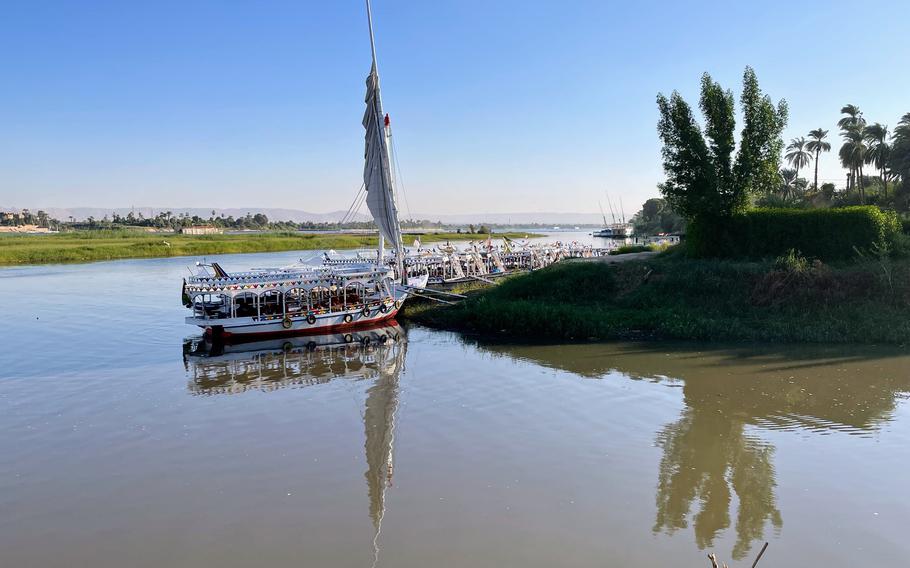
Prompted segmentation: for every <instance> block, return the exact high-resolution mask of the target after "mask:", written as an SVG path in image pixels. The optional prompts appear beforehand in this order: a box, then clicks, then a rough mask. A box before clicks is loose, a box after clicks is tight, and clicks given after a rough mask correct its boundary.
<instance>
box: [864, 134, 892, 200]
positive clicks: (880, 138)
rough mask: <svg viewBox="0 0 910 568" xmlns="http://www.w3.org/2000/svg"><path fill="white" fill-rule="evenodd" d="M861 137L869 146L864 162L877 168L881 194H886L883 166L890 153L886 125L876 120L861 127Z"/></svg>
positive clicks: (886, 162)
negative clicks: (869, 124)
mask: <svg viewBox="0 0 910 568" xmlns="http://www.w3.org/2000/svg"><path fill="white" fill-rule="evenodd" d="M863 138H864V139H865V140H866V142H867V144H868V146H869V148H868V150H867V151H866V159H865V162H866V163H867V164H872V165H873V166H875V167H876V168H878V178H879V180H880V181H881V183H882V192H883V195H888V186H887V185H885V166H886V165H887V164H888V155H889V154H890V153H891V145H890V144H888V127H887V126H883V125H881V124H879V123H878V122H876V123H875V124H873V125H871V126H867V127H865V128H864V129H863Z"/></svg>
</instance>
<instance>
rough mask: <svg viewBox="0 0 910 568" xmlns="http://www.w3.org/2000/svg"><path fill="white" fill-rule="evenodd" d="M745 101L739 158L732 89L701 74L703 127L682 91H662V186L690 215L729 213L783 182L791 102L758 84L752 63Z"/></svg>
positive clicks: (668, 197)
mask: <svg viewBox="0 0 910 568" xmlns="http://www.w3.org/2000/svg"><path fill="white" fill-rule="evenodd" d="M740 103H741V105H742V110H743V118H744V124H743V129H742V132H741V136H740V147H739V151H738V152H737V154H736V156H735V158H734V151H735V150H736V142H735V139H734V130H735V128H736V119H735V116H734V98H733V93H732V91H730V90H724V89H723V88H722V87H721V86H720V85H719V84H718V83H716V82H715V81H714V80H713V79H712V78H711V76H710V75H708V74H707V73H705V74H704V75H703V76H702V80H701V98H700V101H699V108H700V109H701V112H702V115H703V117H704V125H705V126H704V132H703V131H702V128H701V127H700V126H699V124H698V122H697V121H696V120H695V117H694V116H693V113H692V109H691V108H690V107H689V105H688V103H686V101H685V100H684V99H683V98H682V96H681V95H680V94H679V93H678V92H676V91H674V92H673V93H672V94H671V95H670V96H669V97H667V96H665V95H663V94H659V95H658V96H657V106H658V109H659V111H660V121H659V122H658V126H657V130H658V134H659V135H660V138H661V141H662V142H663V149H662V156H663V166H664V172H665V173H666V175H667V179H666V181H665V182H664V183H662V184H661V185H660V186H659V187H660V190H661V192H662V193H663V195H664V197H665V198H666V200H667V202H668V203H669V204H670V206H671V207H672V208H673V209H674V210H675V211H677V212H678V213H679V214H681V215H682V216H684V217H685V218H687V219H690V220H693V219H698V218H702V217H704V218H712V217H729V216H731V215H733V214H735V213H737V212H738V211H741V210H742V209H744V208H745V206H746V204H747V202H748V198H749V196H750V195H751V194H755V193H763V192H764V193H768V192H772V191H775V190H776V189H778V187H779V176H778V169H779V166H780V155H781V151H782V149H783V139H782V138H781V131H782V130H783V128H784V125H785V124H786V121H787V106H786V103H785V102H784V101H781V102H779V103H778V104H777V106H775V105H774V104H773V103H772V102H771V99H770V97H768V96H767V95H765V94H763V93H762V92H761V89H759V87H758V79H757V78H756V76H755V72H754V71H753V70H752V69H751V68H750V67H747V68H746V71H745V73H744V75H743V93H742V96H741V97H740Z"/></svg>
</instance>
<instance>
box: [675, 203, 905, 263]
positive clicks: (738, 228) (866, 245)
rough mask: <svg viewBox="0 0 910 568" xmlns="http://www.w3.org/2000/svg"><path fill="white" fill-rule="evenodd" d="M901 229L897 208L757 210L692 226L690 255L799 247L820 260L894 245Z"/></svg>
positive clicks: (766, 253) (764, 253) (770, 252)
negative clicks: (895, 210) (889, 209)
mask: <svg viewBox="0 0 910 568" xmlns="http://www.w3.org/2000/svg"><path fill="white" fill-rule="evenodd" d="M900 231H901V223H900V220H899V219H898V217H897V215H896V214H895V213H894V212H893V211H882V210H880V209H878V208H877V207H872V206H865V207H843V208H838V209H811V210H798V209H754V210H751V211H746V212H745V213H741V214H738V215H734V216H733V217H730V218H726V219H715V220H712V221H707V220H702V221H698V222H693V223H691V224H690V225H689V230H688V233H687V235H686V242H687V243H688V244H687V249H688V252H689V254H690V255H693V256H697V257H722V258H771V257H777V256H780V255H783V254H786V253H787V251H790V250H797V251H799V252H801V253H802V254H803V255H805V256H808V257H811V258H819V259H822V260H839V259H845V258H850V257H853V256H855V255H856V252H857V250H859V251H868V250H872V249H877V248H885V247H890V246H891V244H892V243H893V241H894V239H895V237H896V236H897V235H898V234H899V233H900Z"/></svg>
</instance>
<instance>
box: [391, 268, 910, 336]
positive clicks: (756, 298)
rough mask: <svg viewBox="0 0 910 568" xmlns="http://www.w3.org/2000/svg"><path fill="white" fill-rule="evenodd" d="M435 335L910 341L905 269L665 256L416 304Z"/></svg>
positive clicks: (548, 273)
mask: <svg viewBox="0 0 910 568" xmlns="http://www.w3.org/2000/svg"><path fill="white" fill-rule="evenodd" d="M403 316H404V317H405V318H409V319H412V320H415V321H417V322H418V323H422V324H425V325H428V326H431V327H439V328H445V329H454V330H459V331H466V332H472V333H478V334H482V335H504V336H508V337H511V338H520V339H541V340H565V339H575V340H600V339H630V338H645V339H646V338H672V339H696V340H718V341H730V340H733V341H776V342H857V343H892V344H905V343H907V342H908V341H910V261H907V260H887V259H886V260H883V261H876V260H866V261H863V262H861V263H854V264H848V265H842V266H839V267H830V266H826V265H821V264H818V263H815V264H813V265H811V267H808V268H806V267H802V268H801V269H800V270H791V269H790V268H789V267H787V266H783V267H782V266H781V265H779V264H777V265H776V264H775V263H774V262H737V261H723V260H691V259H686V258H684V257H681V256H679V255H670V254H668V255H666V256H661V257H655V258H651V259H647V260H640V261H630V262H626V263H620V264H607V263H597V262H564V263H560V264H557V265H554V266H551V267H549V268H547V269H544V270H540V271H537V272H534V273H532V274H529V275H525V276H517V277H514V278H511V279H509V280H507V281H505V282H503V283H502V284H500V285H499V286H496V287H492V288H489V289H486V290H482V291H478V292H473V293H471V294H470V295H469V297H468V299H467V300H465V301H464V302H462V303H461V304H459V305H457V306H452V307H448V306H437V305H429V304H421V303H415V304H413V305H407V306H406V308H405V312H404V314H403Z"/></svg>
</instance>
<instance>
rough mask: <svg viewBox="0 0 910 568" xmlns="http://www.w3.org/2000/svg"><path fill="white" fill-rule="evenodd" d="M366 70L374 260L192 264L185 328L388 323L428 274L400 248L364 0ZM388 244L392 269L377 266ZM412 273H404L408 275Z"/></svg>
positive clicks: (276, 330)
mask: <svg viewBox="0 0 910 568" xmlns="http://www.w3.org/2000/svg"><path fill="white" fill-rule="evenodd" d="M367 20H368V22H369V29H370V50H371V52H372V59H373V63H372V67H371V68H370V74H369V75H368V76H367V94H366V105H367V108H366V112H365V113H364V116H363V127H364V129H365V130H366V136H365V152H364V162H365V163H364V170H363V181H364V187H365V189H366V192H367V193H366V202H367V207H368V208H369V210H370V213H371V214H372V216H373V220H374V221H375V223H376V226H377V227H378V228H379V251H378V254H377V256H376V259H373V260H364V261H362V262H358V263H352V264H347V265H344V266H308V265H302V264H298V265H293V266H289V267H286V268H269V269H253V270H250V271H246V272H236V273H228V272H226V271H225V270H224V269H223V268H221V266H219V265H218V264H217V263H211V264H197V272H196V273H195V274H193V275H192V276H190V277H189V278H187V279H184V281H183V290H182V294H181V296H182V299H183V304H184V306H186V307H187V308H188V309H190V310H192V315H191V316H189V317H187V318H186V323H188V324H190V325H195V326H198V327H200V328H203V329H204V330H205V332H206V334H210V335H213V336H215V337H219V336H220V337H224V338H228V337H234V338H243V337H246V336H257V337H261V336H263V335H285V334H325V333H328V332H334V331H340V330H346V329H357V328H362V327H366V326H372V325H376V324H377V323H378V322H381V321H384V320H388V319H391V318H393V317H395V314H396V313H397V312H398V310H399V309H400V308H401V306H402V304H403V303H404V301H405V300H406V299H407V298H408V297H409V296H410V295H411V293H412V291H413V290H414V289H420V288H423V287H425V286H426V283H427V279H428V278H429V275H428V274H427V272H426V271H425V270H424V271H417V273H416V274H415V273H414V272H413V271H408V270H406V269H405V262H404V246H403V243H402V238H401V225H400V223H399V220H398V208H397V206H396V204H395V192H394V188H393V185H392V184H393V182H392V161H391V160H390V153H389V146H390V144H389V140H388V139H389V136H390V135H391V127H390V123H389V116H388V115H387V114H385V113H384V112H383V110H382V99H381V97H380V93H379V71H378V66H377V64H376V45H375V42H374V41H373V18H372V13H371V10H370V3H369V0H368V1H367ZM386 240H388V241H389V242H390V243H391V244H392V246H394V251H395V263H394V266H392V267H390V266H388V265H386V264H385V263H384V262H383V259H384V258H385V253H384V250H385V243H386ZM409 272H410V274H409Z"/></svg>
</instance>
